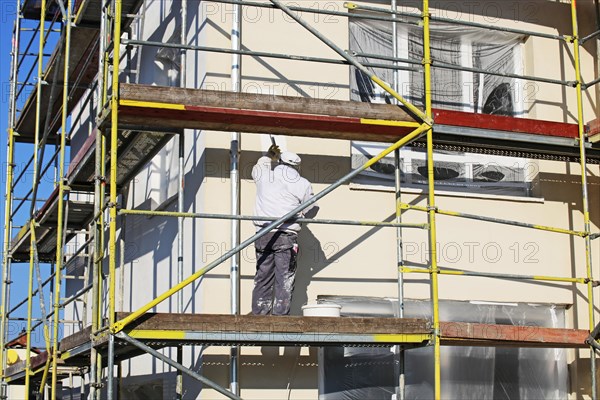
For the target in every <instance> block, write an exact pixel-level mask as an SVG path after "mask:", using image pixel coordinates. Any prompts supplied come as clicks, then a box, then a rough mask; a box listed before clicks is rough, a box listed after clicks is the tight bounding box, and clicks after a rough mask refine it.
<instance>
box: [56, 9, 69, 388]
mask: <svg viewBox="0 0 600 400" xmlns="http://www.w3.org/2000/svg"><path fill="white" fill-rule="evenodd" d="M71 1H72V0H68V2H67V10H66V11H67V15H66V20H65V21H64V24H65V54H64V60H65V61H64V67H65V69H64V78H63V98H62V116H61V117H62V120H61V125H62V127H61V132H60V160H59V167H58V168H59V172H58V218H57V222H56V269H55V276H54V319H53V323H54V325H53V327H52V398H53V399H56V398H57V397H56V396H57V383H58V327H59V324H60V289H61V286H62V285H61V283H62V268H63V246H64V243H63V223H64V208H65V204H64V197H65V192H66V190H67V187H66V183H65V151H66V149H65V146H66V138H67V115H68V107H67V105H68V101H69V56H70V47H71V46H70V42H71V9H72V5H71Z"/></svg>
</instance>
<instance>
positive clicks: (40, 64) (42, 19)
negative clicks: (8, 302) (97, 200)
mask: <svg viewBox="0 0 600 400" xmlns="http://www.w3.org/2000/svg"><path fill="white" fill-rule="evenodd" d="M45 24H46V0H42V2H41V5H40V28H39V29H40V31H39V33H38V36H39V46H38V60H37V63H38V65H37V99H36V106H35V138H34V144H33V188H34V192H35V187H36V185H37V181H38V173H39V171H38V146H39V137H40V128H41V112H42V105H41V97H42V96H41V93H42V76H43V72H44V70H43V68H44V42H45ZM31 211H32V213H31V215H30V221H29V224H30V225H29V230H30V241H29V277H28V282H27V333H26V334H27V344H26V346H25V347H26V350H25V351H26V356H25V399H26V400H28V399H29V392H30V391H31V379H30V377H31V374H32V371H31V319H32V306H33V304H32V303H33V271H34V247H35V246H36V243H35V235H34V234H33V230H34V229H35V225H36V223H35V218H34V215H33V211H35V204H32V205H31Z"/></svg>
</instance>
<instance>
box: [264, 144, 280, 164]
mask: <svg viewBox="0 0 600 400" xmlns="http://www.w3.org/2000/svg"><path fill="white" fill-rule="evenodd" d="M280 155H281V150H280V149H279V146H277V145H276V144H272V145H271V147H269V150H267V156H268V157H270V158H271V160H273V161H277V160H279V156H280Z"/></svg>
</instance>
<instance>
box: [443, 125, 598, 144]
mask: <svg viewBox="0 0 600 400" xmlns="http://www.w3.org/2000/svg"><path fill="white" fill-rule="evenodd" d="M434 131H435V132H436V133H443V134H446V135H455V136H467V137H474V138H484V139H495V140H506V141H511V142H524V143H538V144H545V145H554V146H561V147H569V148H576V147H577V146H578V144H579V141H578V140H577V139H572V138H563V137H555V136H543V135H533V134H529V133H518V132H507V131H500V130H493V129H479V128H470V127H462V126H452V125H435V129H434ZM586 147H591V144H589V143H586Z"/></svg>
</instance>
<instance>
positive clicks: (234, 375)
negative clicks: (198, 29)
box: [229, 4, 242, 396]
mask: <svg viewBox="0 0 600 400" xmlns="http://www.w3.org/2000/svg"><path fill="white" fill-rule="evenodd" d="M241 48H242V6H241V5H239V4H236V5H234V9H233V21H232V26H231V49H232V50H235V51H239V50H241ZM241 82H242V57H241V56H240V54H232V57H231V90H232V91H233V92H240V91H241ZM240 148H241V135H240V133H239V132H232V133H231V146H230V160H231V163H230V164H231V165H230V167H231V168H230V173H229V179H230V181H231V182H230V183H231V214H234V215H239V214H240V172H239V157H240ZM239 244H240V221H238V220H231V248H232V249H233V248H235V247H237V246H239ZM230 269H231V272H230V286H231V288H230V290H231V295H230V296H231V314H234V315H238V314H239V313H240V256H239V253H236V254H234V255H233V256H232V257H231V267H230ZM239 357H240V347H239V346H233V347H231V352H230V371H229V380H230V390H231V392H232V393H233V394H235V395H236V396H239V395H240V387H239V368H240V360H239Z"/></svg>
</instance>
